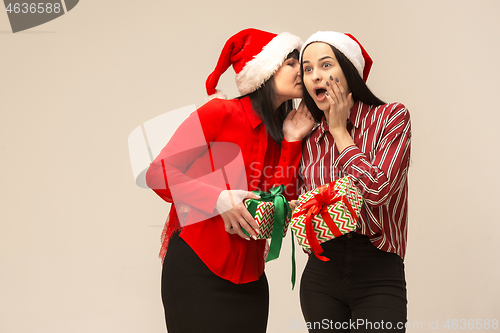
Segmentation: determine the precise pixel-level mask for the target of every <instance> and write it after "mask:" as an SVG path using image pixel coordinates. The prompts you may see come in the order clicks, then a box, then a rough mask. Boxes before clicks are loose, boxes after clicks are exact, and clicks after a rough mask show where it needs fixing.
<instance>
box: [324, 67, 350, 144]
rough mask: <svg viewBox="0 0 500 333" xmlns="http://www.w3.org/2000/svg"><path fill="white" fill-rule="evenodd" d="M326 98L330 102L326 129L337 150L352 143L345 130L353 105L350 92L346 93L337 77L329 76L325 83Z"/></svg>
mask: <svg viewBox="0 0 500 333" xmlns="http://www.w3.org/2000/svg"><path fill="white" fill-rule="evenodd" d="M326 86H327V87H326V98H327V100H328V102H329V103H330V110H328V130H329V131H330V134H331V135H332V136H333V138H334V139H335V146H336V147H337V150H338V151H339V152H342V151H344V149H346V148H347V147H349V146H351V145H354V141H353V140H352V138H351V136H350V134H349V133H348V132H347V119H348V118H349V112H350V111H351V108H352V107H353V105H354V101H353V99H352V93H349V94H347V93H346V92H345V90H344V87H342V84H341V83H340V82H338V79H337V78H335V79H334V78H333V77H331V76H330V81H328V82H327V85H326Z"/></svg>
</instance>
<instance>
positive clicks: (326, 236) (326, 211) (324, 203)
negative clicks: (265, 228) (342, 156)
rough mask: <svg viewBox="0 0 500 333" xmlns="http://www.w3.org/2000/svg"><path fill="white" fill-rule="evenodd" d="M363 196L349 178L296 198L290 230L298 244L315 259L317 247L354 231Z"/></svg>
mask: <svg viewBox="0 0 500 333" xmlns="http://www.w3.org/2000/svg"><path fill="white" fill-rule="evenodd" d="M362 205H363V197H362V196H361V193H360V192H359V190H358V188H357V187H356V186H355V185H354V183H353V181H352V180H351V178H350V177H343V178H339V179H337V180H336V181H335V182H331V183H329V184H325V185H322V186H320V187H318V188H316V189H314V190H311V191H309V192H306V193H304V194H302V195H300V196H299V205H298V206H297V207H296V208H295V210H294V212H293V216H292V221H291V224H290V228H291V229H292V230H293V233H294V234H295V236H296V237H297V240H298V242H299V244H300V245H301V246H302V248H303V249H304V250H305V251H306V252H308V253H311V252H312V253H314V254H315V255H316V256H317V257H318V258H319V259H321V260H323V261H328V260H329V259H328V258H326V257H323V256H320V254H321V253H322V252H323V250H322V248H321V246H320V245H319V244H321V243H324V242H326V241H328V240H330V239H333V238H335V237H339V236H342V235H344V234H347V233H349V232H351V231H355V230H356V224H357V221H358V219H359V215H360V214H361V208H362Z"/></svg>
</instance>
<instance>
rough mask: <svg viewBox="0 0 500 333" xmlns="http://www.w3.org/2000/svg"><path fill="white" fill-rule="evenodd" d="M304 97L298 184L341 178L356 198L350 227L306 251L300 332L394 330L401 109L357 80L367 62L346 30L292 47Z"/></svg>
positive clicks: (405, 130) (403, 168) (403, 128)
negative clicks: (309, 122)
mask: <svg viewBox="0 0 500 333" xmlns="http://www.w3.org/2000/svg"><path fill="white" fill-rule="evenodd" d="M300 59H301V71H302V78H303V84H304V87H305V88H306V89H304V101H305V103H306V105H307V107H308V109H309V110H310V112H311V114H312V115H313V116H314V118H315V119H316V121H317V122H318V125H317V126H316V127H315V128H314V130H313V131H312V132H311V134H310V135H309V136H308V137H307V138H306V139H305V140H304V143H303V149H302V151H303V155H302V162H301V176H302V180H303V187H304V188H303V189H304V190H305V191H309V190H312V189H314V188H316V187H318V186H320V185H323V184H327V183H329V182H332V181H335V180H336V179H338V178H340V177H344V176H350V177H351V178H352V180H353V181H354V183H355V184H356V186H357V187H358V189H359V190H360V191H361V193H362V195H363V198H364V204H363V209H362V213H361V216H360V219H359V221H358V228H357V230H356V232H352V233H349V234H347V235H344V236H342V237H338V238H335V239H333V240H330V241H327V242H325V243H323V244H321V245H322V247H323V251H324V252H323V254H324V255H325V256H326V257H328V258H329V259H330V261H326V262H324V261H321V260H319V259H318V258H316V256H314V255H311V256H310V257H309V260H308V263H307V265H306V268H305V270H304V272H303V274H302V280H301V288H300V299H301V306H302V312H303V314H304V318H305V320H306V323H307V327H308V328H309V331H310V332H316V331H324V330H336V331H344V332H350V331H351V330H355V331H356V332H368V331H372V330H376V331H377V332H378V331H380V330H382V331H383V330H385V329H387V330H391V331H392V332H404V331H405V329H404V323H405V322H406V313H407V310H406V304H407V299H406V281H405V274H404V265H403V259H404V255H405V250H406V237H407V210H408V209H407V199H408V198H407V195H408V182H407V174H408V167H409V163H410V140H411V127H410V115H409V112H408V110H407V109H406V107H405V106H404V105H402V104H400V103H390V104H386V103H384V102H383V101H381V100H380V99H379V98H377V97H376V96H375V95H374V94H373V93H372V92H371V91H370V89H368V87H367V86H366V83H365V82H366V79H367V77H368V73H369V71H370V68H371V65H372V60H371V58H370V57H369V55H368V53H367V52H366V51H365V50H364V48H363V46H361V44H360V43H359V42H358V41H357V40H356V39H355V38H354V37H353V36H352V35H349V34H343V33H338V32H331V31H328V32H322V31H320V32H317V33H315V34H313V35H312V36H311V37H309V39H308V40H307V41H306V42H305V43H304V45H303V47H302V50H301V53H300Z"/></svg>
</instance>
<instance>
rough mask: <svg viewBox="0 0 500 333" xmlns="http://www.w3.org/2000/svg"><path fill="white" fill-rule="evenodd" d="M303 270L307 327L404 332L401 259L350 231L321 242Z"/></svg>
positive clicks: (316, 329) (303, 292) (404, 302)
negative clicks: (319, 255)
mask: <svg viewBox="0 0 500 333" xmlns="http://www.w3.org/2000/svg"><path fill="white" fill-rule="evenodd" d="M321 245H322V247H323V250H324V252H323V255H325V256H326V257H328V258H330V261H327V262H323V261H321V260H319V259H318V258H316V256H315V255H314V254H312V255H310V256H309V260H308V262H307V265H306V267H305V269H304V272H303V274H302V279H301V284H300V302H301V306H302V313H303V315H304V319H305V324H306V326H307V327H308V328H309V332H325V331H335V332H381V331H382V332H383V331H390V332H405V328H404V325H405V323H406V312H407V310H406V304H407V300H406V280H405V274H404V264H403V260H402V259H401V258H400V257H399V256H398V255H397V254H394V253H389V252H385V251H381V250H379V249H377V248H376V247H375V246H374V245H373V244H372V243H371V242H370V240H369V239H368V237H367V236H363V235H359V234H357V233H350V234H348V235H344V236H342V237H338V238H335V239H333V240H330V241H327V242H325V243H323V244H321Z"/></svg>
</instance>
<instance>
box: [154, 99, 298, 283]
mask: <svg viewBox="0 0 500 333" xmlns="http://www.w3.org/2000/svg"><path fill="white" fill-rule="evenodd" d="M301 151H302V144H301V141H296V142H286V141H282V142H281V146H280V145H279V144H277V143H276V142H274V140H272V138H270V137H268V135H267V131H266V128H265V126H264V123H263V122H262V120H261V119H260V118H259V117H258V116H257V114H256V113H255V111H254V110H253V107H252V103H251V101H250V99H249V98H248V97H244V98H242V99H234V100H222V99H213V100H211V101H210V102H208V103H206V104H205V105H203V106H202V107H200V108H199V109H198V110H197V111H196V112H193V113H192V114H191V115H190V116H189V118H188V119H187V120H186V121H185V122H184V123H183V124H182V125H181V126H180V127H179V128H178V129H177V131H176V132H175V134H174V135H173V137H172V139H171V140H170V141H169V142H168V144H167V145H166V146H165V148H164V149H163V150H162V151H161V152H160V154H159V155H158V157H157V158H156V159H155V160H154V161H153V163H151V166H150V167H149V170H148V171H147V174H146V181H147V184H148V186H149V187H150V188H151V189H153V190H154V191H155V192H156V193H157V194H158V195H159V196H160V197H161V198H162V199H164V200H165V201H167V202H170V203H172V210H171V213H170V216H169V221H168V223H175V224H177V225H179V223H180V229H182V231H181V233H180V237H181V238H183V239H184V240H185V241H186V242H187V244H189V246H190V247H191V248H192V249H193V250H194V251H195V252H196V254H197V255H198V256H199V257H200V259H201V260H203V262H204V263H205V264H206V265H207V267H208V268H209V269H210V270H211V271H212V272H213V273H214V274H216V275H218V276H220V277H221V278H224V279H226V280H229V281H231V282H233V283H247V282H251V281H256V280H257V279H258V278H259V277H260V276H261V275H262V273H263V272H264V262H265V258H264V256H265V254H264V252H265V249H266V241H265V240H253V239H251V240H250V241H247V240H245V239H243V238H241V237H240V236H238V235H232V234H229V233H227V232H226V231H225V229H224V223H223V220H222V218H221V217H220V215H218V213H217V211H216V210H215V205H216V202H217V199H218V197H219V194H220V193H221V192H222V191H223V190H226V189H231V190H248V191H254V190H263V191H267V190H269V189H270V188H272V187H273V186H276V185H279V184H283V185H285V186H286V193H285V197H287V199H289V200H291V199H294V198H296V191H297V184H296V181H297V175H298V165H299V162H300V157H301ZM174 207H175V208H174ZM176 211H177V212H178V214H175V212H176ZM182 213H185V214H182ZM179 216H180V217H181V219H180V221H179ZM170 228H172V226H170ZM169 236H170V235H167V237H165V238H164V239H163V241H162V251H161V252H160V257H161V258H162V259H163V257H164V255H165V252H166V247H167V244H168V240H169Z"/></svg>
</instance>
